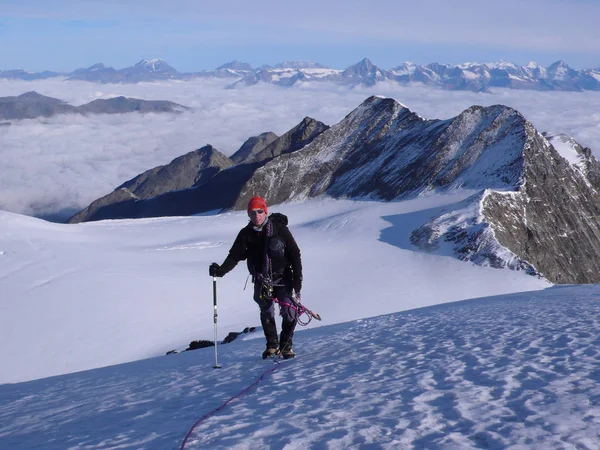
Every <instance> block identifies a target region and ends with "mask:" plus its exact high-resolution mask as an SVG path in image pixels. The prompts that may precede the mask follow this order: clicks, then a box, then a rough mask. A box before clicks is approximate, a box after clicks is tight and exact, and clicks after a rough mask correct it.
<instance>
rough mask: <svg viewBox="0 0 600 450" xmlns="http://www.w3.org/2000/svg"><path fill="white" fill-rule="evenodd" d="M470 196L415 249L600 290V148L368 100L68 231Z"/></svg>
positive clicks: (495, 113)
mask: <svg viewBox="0 0 600 450" xmlns="http://www.w3.org/2000/svg"><path fill="white" fill-rule="evenodd" d="M458 188H464V189H471V190H474V192H475V193H474V194H473V195H472V196H471V197H469V198H467V199H466V200H464V201H462V202H459V203H457V204H454V205H449V206H446V207H444V208H443V209H438V210H431V211H430V212H429V214H428V215H427V216H423V217H421V216H419V219H418V220H420V224H421V225H418V226H417V227H416V228H415V229H414V230H413V231H412V235H411V245H412V247H411V248H412V249H420V250H422V251H425V252H441V253H443V254H447V252H448V251H449V249H451V251H452V252H453V254H454V255H455V257H457V258H459V259H461V260H465V261H471V262H473V263H475V264H480V265H489V266H493V267H509V268H512V269H514V270H525V271H527V272H528V273H531V274H533V275H540V274H541V275H543V276H544V277H546V278H547V279H548V280H550V281H552V282H554V283H559V284H560V283H598V282H600V225H599V224H600V206H599V205H600V164H599V163H598V162H597V161H596V160H595V159H594V157H593V156H592V154H591V151H590V149H588V148H583V147H582V146H580V145H579V144H577V143H576V142H575V141H574V140H573V139H571V138H569V137H568V136H565V135H562V134H559V135H550V134H546V135H544V134H542V133H540V132H539V131H537V130H536V129H535V128H534V126H533V125H532V124H531V123H530V122H528V121H527V120H526V119H525V118H524V117H523V116H522V115H521V114H520V113H519V112H518V111H515V110H514V109H512V108H509V107H506V106H503V105H495V106H490V107H481V106H472V107H470V108H468V109H466V110H465V111H463V112H462V113H461V114H459V115H458V116H456V117H453V118H450V119H447V120H426V119H423V118H422V117H420V116H419V115H418V114H416V113H414V112H412V111H410V110H409V109H408V108H406V107H405V106H403V105H402V104H400V103H398V102H396V101H395V100H393V99H391V98H382V97H375V96H374V97H370V98H368V99H367V100H365V101H364V102H363V103H362V104H361V105H360V106H358V107H357V108H356V109H355V110H354V111H352V112H351V113H350V114H348V115H347V116H346V117H345V118H344V119H343V120H342V121H341V122H339V123H337V124H335V125H333V126H331V127H328V126H326V125H324V124H322V123H320V122H318V121H316V120H314V119H311V118H308V117H307V118H305V119H304V120H303V121H302V122H301V123H299V124H298V125H297V126H295V127H294V128H292V129H291V130H290V131H288V132H287V133H285V134H284V135H283V136H279V137H278V136H276V135H275V134H273V133H263V134H261V135H260V136H255V137H252V138H249V139H248V141H247V142H246V143H244V145H242V147H241V148H240V149H239V150H238V152H236V154H234V155H233V156H232V157H231V158H227V157H226V156H225V155H223V154H222V153H221V152H219V151H218V150H217V149H215V148H214V147H212V146H210V145H207V146H205V147H202V148H200V149H198V150H195V151H193V152H190V153H188V154H186V155H183V156H182V157H180V158H177V159H175V160H174V161H172V162H171V163H170V164H168V165H166V166H160V167H156V168H154V169H150V170H149V171H147V172H144V173H142V174H140V175H138V176H137V177H135V178H133V179H132V180H129V181H127V182H126V183H124V184H123V185H121V186H119V187H118V188H117V189H116V190H115V191H113V192H112V193H110V194H108V195H106V196H105V197H102V198H100V199H98V200H96V201H95V202H93V203H92V204H91V205H89V206H88V207H87V208H85V209H84V210H82V211H80V212H79V213H78V214H76V215H75V216H73V217H72V218H71V219H70V221H69V222H70V223H78V222H85V221H93V220H101V219H108V218H139V217H158V216H174V215H190V214H195V213H201V212H207V211H214V210H227V209H237V210H240V209H241V210H243V209H245V207H246V204H247V202H248V199H249V198H250V197H252V196H253V195H261V196H263V197H264V198H266V199H267V202H268V203H269V204H279V203H282V202H287V201H291V200H295V201H298V200H304V199H306V198H311V197H319V196H323V195H325V196H331V197H337V198H356V199H363V200H377V201H391V200H399V199H407V198H412V197H415V196H419V195H422V194H425V193H428V192H431V191H436V192H447V191H451V190H455V189H458ZM389 220H390V221H391V222H393V221H394V220H395V219H394V218H390V219H389ZM415 220H416V219H415ZM402 245H406V244H402Z"/></svg>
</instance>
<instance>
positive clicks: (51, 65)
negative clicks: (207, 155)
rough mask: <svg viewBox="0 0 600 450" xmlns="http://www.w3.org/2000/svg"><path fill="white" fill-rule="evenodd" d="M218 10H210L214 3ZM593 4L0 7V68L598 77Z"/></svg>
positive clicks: (49, 1) (183, 2)
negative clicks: (506, 69) (582, 72)
mask: <svg viewBox="0 0 600 450" xmlns="http://www.w3.org/2000/svg"><path fill="white" fill-rule="evenodd" d="M217 3H218V4H217ZM597 17H600V1H590V0H576V1H562V0H545V1H539V0H524V1H516V0H506V1H503V2H498V1H493V2H490V1H485V0H461V1H441V0H421V1H418V2H415V1H414V0H412V1H402V0H401V1H398V0H397V1H392V0H383V1H377V0H373V1H371V2H364V1H358V0H344V1H327V0H321V1H317V0H304V1H302V2H292V1H282V0H277V1H272V0H262V1H255V2H249V1H247V0H233V1H223V2H214V1H198V0H195V1H194V0H173V1H168V2H167V1H165V0H143V1H139V0H129V1H127V0H125V1H113V0H102V1H100V0H97V1H96V0H62V1H59V0H30V1H28V0H1V1H0V69H13V68H18V67H21V68H24V69H26V70H32V71H39V70H57V71H69V70H73V69H76V68H80V67H88V66H90V65H92V64H94V63H97V62H103V63H104V64H106V65H109V66H113V67H115V68H117V69H119V68H123V67H127V66H131V65H133V64H135V63H136V62H137V61H139V60H141V59H148V58H154V57H158V58H163V59H165V60H166V61H167V62H168V63H169V64H171V65H172V66H174V67H175V68H176V69H178V70H179V71H195V70H201V69H211V68H215V67H217V66H219V65H221V64H223V63H225V62H227V61H230V60H233V59H238V60H241V61H245V62H249V63H250V64H252V65H253V66H260V65H263V64H275V63H277V62H280V61H283V60H286V59H289V60H309V61H317V62H320V63H322V64H325V65H328V66H331V67H335V68H345V67H347V66H349V65H351V64H354V63H356V62H358V61H359V60H360V59H362V58H363V57H365V56H366V57H368V58H370V59H371V60H372V61H373V62H374V63H375V64H377V65H379V66H381V67H383V68H391V67H394V66H396V65H398V64H400V63H402V62H404V61H413V62H415V63H419V64H426V63H430V62H434V61H435V62H440V63H462V62H467V61H478V62H488V61H497V60H500V59H503V60H505V61H512V62H515V63H518V64H526V63H528V62H529V61H532V60H533V61H536V62H538V63H539V64H542V65H548V64H550V63H552V62H554V61H556V60H559V59H563V60H565V61H566V62H568V63H569V64H570V65H571V66H573V67H574V68H578V69H580V68H591V67H598V66H600V28H599V27H598V26H597V25H596V23H595V22H596V18H597Z"/></svg>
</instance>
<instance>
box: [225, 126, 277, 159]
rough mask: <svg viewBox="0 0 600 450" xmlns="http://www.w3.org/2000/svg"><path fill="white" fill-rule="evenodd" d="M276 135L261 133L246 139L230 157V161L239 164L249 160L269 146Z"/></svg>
mask: <svg viewBox="0 0 600 450" xmlns="http://www.w3.org/2000/svg"><path fill="white" fill-rule="evenodd" d="M277 137H278V136H277V135H276V134H275V133H272V132H270V131H269V132H267V133H262V134H260V135H258V136H252V137H251V138H248V139H247V140H246V142H244V143H243V144H242V146H241V147H240V149H239V150H238V151H237V152H235V153H234V154H233V155H231V156H230V158H231V160H232V161H233V162H234V163H235V164H238V163H241V162H242V161H244V160H248V159H251V158H252V157H253V156H254V155H256V154H257V153H259V152H261V151H262V150H264V149H265V147H267V146H268V145H269V144H271V143H272V142H273V141H274V140H275V139H277Z"/></svg>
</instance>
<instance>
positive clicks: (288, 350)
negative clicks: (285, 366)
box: [281, 341, 296, 359]
mask: <svg viewBox="0 0 600 450" xmlns="http://www.w3.org/2000/svg"><path fill="white" fill-rule="evenodd" d="M281 356H282V357H283V359H290V358H293V357H294V356H296V354H295V353H294V348H293V347H292V342H291V341H289V342H288V343H287V344H286V346H285V347H284V348H283V349H282V350H281Z"/></svg>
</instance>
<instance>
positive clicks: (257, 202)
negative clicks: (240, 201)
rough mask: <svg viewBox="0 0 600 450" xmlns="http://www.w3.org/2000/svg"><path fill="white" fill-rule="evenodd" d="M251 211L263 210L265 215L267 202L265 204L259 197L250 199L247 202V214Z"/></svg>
mask: <svg viewBox="0 0 600 450" xmlns="http://www.w3.org/2000/svg"><path fill="white" fill-rule="evenodd" d="M253 209H264V210H265V213H267V212H268V211H267V202H265V199H264V198H261V197H252V198H251V199H250V201H249V202H248V214H250V211H251V210H253Z"/></svg>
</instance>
